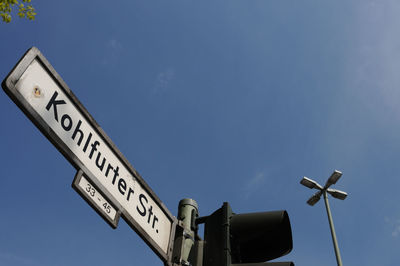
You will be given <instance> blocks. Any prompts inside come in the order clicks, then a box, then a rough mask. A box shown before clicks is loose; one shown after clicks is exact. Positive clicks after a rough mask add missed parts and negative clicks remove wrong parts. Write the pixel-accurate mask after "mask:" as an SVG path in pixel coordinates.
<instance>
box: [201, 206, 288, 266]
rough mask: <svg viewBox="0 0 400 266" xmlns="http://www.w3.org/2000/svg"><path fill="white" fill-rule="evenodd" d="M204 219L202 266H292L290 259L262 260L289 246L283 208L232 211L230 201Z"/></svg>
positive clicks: (284, 253) (270, 258)
mask: <svg viewBox="0 0 400 266" xmlns="http://www.w3.org/2000/svg"><path fill="white" fill-rule="evenodd" d="M198 223H204V224H205V227H204V255H203V266H247V265H248V266H268V265H271V266H272V265H275V266H278V265H280V266H291V265H294V264H293V263H292V262H272V263H271V262H265V261H269V260H273V259H276V258H279V257H281V256H284V255H286V254H288V253H289V252H290V251H291V250H292V230H291V227H290V221H289V216H288V214H287V212H286V211H273V212H259V213H246V214H235V213H233V212H232V209H231V207H230V206H229V203H227V202H225V203H224V204H223V206H222V207H221V208H220V209H218V210H217V211H215V212H214V213H213V214H211V215H210V216H207V217H201V218H200V220H199V221H198Z"/></svg>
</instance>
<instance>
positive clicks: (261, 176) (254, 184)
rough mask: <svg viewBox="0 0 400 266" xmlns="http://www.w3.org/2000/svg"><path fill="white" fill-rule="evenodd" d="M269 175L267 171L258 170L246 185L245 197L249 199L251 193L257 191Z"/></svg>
mask: <svg viewBox="0 0 400 266" xmlns="http://www.w3.org/2000/svg"><path fill="white" fill-rule="evenodd" d="M266 180H267V175H266V174H265V172H257V173H256V174H255V175H254V176H252V177H251V178H250V179H249V180H247V182H246V184H245V185H244V195H243V196H244V198H246V199H248V198H249V197H250V196H251V194H253V193H254V192H255V191H257V190H258V189H259V188H260V187H262V185H263V184H264V183H265V182H266Z"/></svg>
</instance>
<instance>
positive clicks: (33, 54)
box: [2, 47, 177, 264]
mask: <svg viewBox="0 0 400 266" xmlns="http://www.w3.org/2000/svg"><path fill="white" fill-rule="evenodd" d="M2 87H3V89H4V91H5V92H6V93H7V94H8V95H9V96H10V98H11V99H12V100H13V101H14V102H15V103H16V104H17V105H18V106H19V107H20V108H21V109H22V111H23V112H24V113H25V114H26V115H27V116H28V117H29V119H30V120H31V121H32V122H33V123H34V124H35V125H36V126H37V127H38V128H39V129H40V131H41V132H42V133H43V134H44V135H45V136H46V137H47V138H48V139H49V140H50V141H51V142H52V143H53V144H54V146H55V147H56V148H57V149H58V150H59V151H60V152H61V153H62V154H63V155H64V156H65V158H66V159H67V160H68V161H69V162H70V163H71V164H72V165H74V167H75V168H76V169H77V170H78V172H77V175H76V176H75V180H74V182H73V184H72V186H73V188H74V189H75V190H76V191H77V192H78V193H79V194H80V195H81V196H82V197H83V198H84V199H85V200H86V201H87V202H88V203H89V204H90V205H91V206H92V207H93V208H94V209H95V210H96V211H97V212H98V213H99V214H100V215H101V216H102V217H103V218H104V219H105V220H106V221H107V222H108V223H109V224H110V225H111V226H112V227H113V228H116V227H117V224H118V219H119V217H120V216H122V217H123V218H124V220H125V221H126V222H127V223H128V224H129V225H130V226H131V227H132V228H133V229H134V230H135V231H136V232H137V233H138V234H139V235H140V236H141V237H142V239H143V240H144V241H145V242H146V243H147V244H148V245H149V246H150V247H151V248H152V249H153V251H154V252H155V253H156V254H157V255H158V256H159V257H160V258H161V259H162V260H163V261H164V262H165V263H167V264H169V263H170V261H171V254H172V246H173V235H174V231H175V227H176V223H177V221H176V218H175V217H174V216H173V215H172V214H171V213H170V212H169V210H168V209H167V208H166V207H165V205H164V204H163V203H162V202H161V201H160V199H159V198H158V197H157V195H156V194H155V193H154V192H153V191H152V190H151V189H150V187H149V186H148V185H147V184H146V182H145V181H144V180H143V178H142V177H141V176H140V175H139V174H138V173H137V171H136V170H135V169H134V168H133V166H132V165H131V164H130V163H129V162H128V160H127V159H126V158H125V157H124V156H123V155H122V153H121V152H120V151H119V150H118V148H117V147H116V146H115V145H114V143H113V142H112V141H111V139H110V138H109V137H108V136H107V135H106V134H105V132H104V131H103V130H102V128H101V127H100V126H99V125H98V124H97V122H96V121H95V120H94V119H93V118H92V116H91V115H90V114H89V112H88V111H87V110H86V109H85V107H84V106H83V105H82V104H81V103H80V102H79V100H78V99H77V98H76V96H75V95H74V94H73V93H72V91H71V90H70V89H69V88H68V86H67V85H66V83H65V82H64V81H63V80H62V78H61V77H60V75H58V74H57V72H56V71H55V70H54V68H53V67H52V66H51V65H50V63H49V62H48V61H47V59H46V58H45V57H44V56H43V54H42V53H41V52H40V51H39V50H38V49H37V48H35V47H33V48H31V49H29V50H28V51H27V52H26V54H25V55H24V56H23V57H22V58H21V60H20V61H19V62H18V63H17V65H16V66H15V67H14V69H13V70H12V71H11V72H10V74H8V76H7V77H6V79H5V80H4V81H3V83H2Z"/></svg>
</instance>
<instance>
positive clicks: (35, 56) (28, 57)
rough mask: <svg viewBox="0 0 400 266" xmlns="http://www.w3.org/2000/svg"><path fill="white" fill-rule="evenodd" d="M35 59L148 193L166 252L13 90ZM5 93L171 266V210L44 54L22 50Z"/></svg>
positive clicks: (5, 82) (6, 81)
mask: <svg viewBox="0 0 400 266" xmlns="http://www.w3.org/2000/svg"><path fill="white" fill-rule="evenodd" d="M34 60H37V61H38V62H39V63H40V64H41V66H42V67H43V68H44V70H45V71H46V72H47V73H48V74H49V76H50V77H51V78H52V79H53V80H54V82H56V84H57V85H58V86H59V88H60V89H61V90H62V91H63V92H64V93H65V94H66V96H67V97H68V98H69V100H70V101H71V103H72V104H73V105H74V107H76V108H77V109H78V111H79V112H81V114H82V116H84V117H85V118H86V119H87V120H88V122H89V124H90V125H91V126H92V127H93V129H94V130H96V131H97V133H98V134H99V136H100V137H101V139H102V140H103V141H104V142H105V143H106V144H107V145H108V146H109V148H110V149H111V150H112V152H114V154H115V156H116V157H117V158H118V159H119V160H120V161H121V163H122V164H123V165H124V166H125V167H126V168H127V170H128V171H129V172H130V173H131V174H132V176H133V177H134V178H136V180H137V181H138V182H139V184H140V185H141V186H142V188H143V189H144V190H145V191H146V192H147V193H148V194H149V196H150V197H151V198H152V199H153V200H154V202H155V203H156V204H157V205H158V206H159V207H160V209H161V210H162V212H163V213H164V214H165V215H166V217H167V218H168V219H169V221H170V222H171V231H170V237H169V243H168V247H167V252H164V251H163V250H162V249H161V248H160V247H159V246H158V245H157V244H156V242H155V241H154V240H153V239H152V238H151V237H150V236H149V235H148V234H147V233H146V232H145V231H144V230H143V229H142V228H141V227H140V225H139V224H138V223H137V222H136V221H135V220H134V219H133V217H132V216H131V215H129V214H128V212H127V211H126V210H125V209H123V208H121V205H120V204H119V203H118V201H116V200H115V199H114V197H113V196H112V195H111V194H110V193H109V192H108V191H107V190H105V188H104V187H103V185H102V184H101V183H100V182H99V181H97V178H96V177H92V176H91V175H92V174H91V173H90V171H88V169H87V168H86V166H85V165H84V164H83V163H82V162H81V161H80V160H79V159H78V158H77V157H76V156H75V155H74V154H73V153H72V151H71V150H70V149H69V148H68V147H67V145H66V144H64V142H63V141H62V140H61V138H60V137H58V136H57V135H56V133H55V132H54V131H53V130H52V129H51V128H50V127H49V126H48V125H47V124H46V123H45V121H44V120H43V119H42V118H41V117H40V116H39V115H38V113H37V112H36V111H35V110H34V109H33V108H32V107H31V106H30V104H29V103H28V102H27V101H26V100H25V99H24V98H23V97H22V95H21V94H19V92H18V91H17V90H16V88H15V86H16V84H17V82H18V80H19V79H20V78H21V76H22V75H23V73H24V72H25V71H26V69H27V68H28V67H29V66H30V64H31V63H32V62H33V61H34ZM1 86H2V88H3V90H4V91H5V93H6V94H7V95H8V96H9V97H10V98H11V100H12V101H13V102H14V103H15V104H16V105H17V106H18V107H19V108H20V109H21V110H22V111H23V113H24V114H25V115H26V116H27V117H28V118H29V120H31V122H32V123H33V124H34V125H35V126H36V127H37V128H38V129H39V130H40V131H41V132H42V134H43V135H44V136H45V137H46V138H47V139H48V140H49V141H50V142H51V143H52V144H53V145H54V146H55V147H56V148H57V150H58V151H59V152H60V153H61V154H62V155H63V156H64V157H65V158H66V159H67V161H69V162H70V163H71V164H72V165H73V166H74V167H75V168H76V169H77V171H79V169H80V170H82V171H83V172H84V173H85V176H86V177H88V178H89V180H90V181H92V182H93V183H94V184H95V185H96V186H97V187H98V188H99V190H100V191H101V192H102V193H103V196H105V197H106V198H107V199H111V200H110V202H112V203H113V204H114V205H115V206H116V210H117V211H118V212H120V214H121V216H122V217H123V218H124V220H125V222H126V223H127V224H128V225H129V226H130V227H131V228H132V229H133V230H134V231H135V232H136V233H137V234H138V235H139V236H140V237H141V238H142V239H143V240H144V241H145V242H146V244H147V245H148V246H149V247H150V248H151V249H152V250H153V251H154V252H155V253H156V255H157V256H158V257H159V258H160V259H161V260H163V261H164V263H166V265H172V251H173V244H174V236H175V230H176V226H177V224H178V220H177V218H176V217H175V216H173V215H172V214H171V212H170V211H169V210H168V209H167V207H166V206H165V205H164V203H163V202H162V201H161V200H160V199H159V198H158V196H157V195H156V194H155V193H154V191H153V190H152V189H151V188H150V187H149V185H148V184H147V183H146V182H145V181H144V179H143V178H142V177H141V176H140V174H139V173H138V172H137V171H136V169H135V168H134V167H133V166H132V165H131V164H130V163H129V161H128V160H127V159H126V158H125V156H124V155H123V154H122V152H121V151H120V150H119V149H118V148H117V147H116V145H115V144H114V143H113V142H112V140H111V139H110V138H109V137H108V135H107V134H106V133H105V132H104V131H103V129H102V128H101V127H100V126H99V124H98V123H97V122H96V120H95V119H94V118H93V117H92V116H91V114H90V113H89V112H88V111H87V110H86V108H85V107H84V106H83V104H82V103H81V102H80V101H79V100H78V98H77V97H76V96H75V94H74V93H73V92H72V91H71V89H70V88H69V87H68V85H67V84H66V83H65V82H64V80H63V79H62V78H61V76H60V75H59V74H58V73H57V72H56V70H55V69H54V68H53V66H52V65H51V64H50V63H49V61H48V60H47V59H46V58H45V57H44V55H43V54H42V53H41V52H40V51H39V49H38V48H36V47H32V48H30V49H28V50H27V51H26V53H25V54H24V55H23V56H22V57H21V59H20V60H19V61H18V63H17V64H16V65H15V66H14V68H13V69H12V70H11V71H10V72H9V74H8V75H7V76H6V78H5V79H4V80H3V82H2V84H1Z"/></svg>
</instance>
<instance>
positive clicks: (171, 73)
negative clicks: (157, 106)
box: [153, 67, 175, 94]
mask: <svg viewBox="0 0 400 266" xmlns="http://www.w3.org/2000/svg"><path fill="white" fill-rule="evenodd" d="M174 78H175V69H174V68H172V67H169V68H167V69H165V70H163V71H162V72H160V73H159V74H158V75H157V78H156V80H155V85H154V90H153V91H154V93H155V94H162V93H164V92H165V91H166V90H167V89H168V87H169V84H170V83H171V81H172V80H173V79H174Z"/></svg>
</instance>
